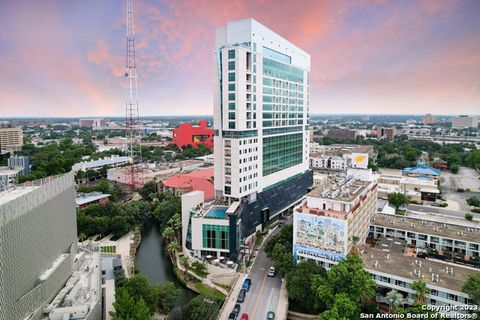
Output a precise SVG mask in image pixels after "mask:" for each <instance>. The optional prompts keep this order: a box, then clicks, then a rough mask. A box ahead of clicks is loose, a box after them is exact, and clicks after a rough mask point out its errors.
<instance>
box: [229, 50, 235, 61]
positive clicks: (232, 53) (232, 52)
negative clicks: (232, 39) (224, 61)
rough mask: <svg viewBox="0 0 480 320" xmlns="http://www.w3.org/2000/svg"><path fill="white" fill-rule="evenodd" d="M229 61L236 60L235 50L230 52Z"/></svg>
mask: <svg viewBox="0 0 480 320" xmlns="http://www.w3.org/2000/svg"><path fill="white" fill-rule="evenodd" d="M228 59H235V50H228Z"/></svg>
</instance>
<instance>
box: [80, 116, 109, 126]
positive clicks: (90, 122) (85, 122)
mask: <svg viewBox="0 0 480 320" xmlns="http://www.w3.org/2000/svg"><path fill="white" fill-rule="evenodd" d="M78 125H79V126H80V127H89V128H102V127H105V126H106V125H107V121H105V119H95V118H89V119H87V118H80V119H79V120H78Z"/></svg>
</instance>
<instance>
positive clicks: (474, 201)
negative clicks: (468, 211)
mask: <svg viewBox="0 0 480 320" xmlns="http://www.w3.org/2000/svg"><path fill="white" fill-rule="evenodd" d="M467 204H468V205H469V206H472V207H480V198H478V197H470V198H468V199H467Z"/></svg>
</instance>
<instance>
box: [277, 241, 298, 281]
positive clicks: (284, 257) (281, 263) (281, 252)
mask: <svg viewBox="0 0 480 320" xmlns="http://www.w3.org/2000/svg"><path fill="white" fill-rule="evenodd" d="M272 259H273V266H274V267H275V270H276V271H277V272H278V273H279V274H281V275H282V276H284V275H286V274H287V273H288V272H290V271H291V270H292V269H293V268H294V267H295V262H294V258H293V255H292V254H291V253H290V251H287V249H286V248H285V246H284V245H282V244H280V243H277V244H276V245H275V246H274V247H273V251H272Z"/></svg>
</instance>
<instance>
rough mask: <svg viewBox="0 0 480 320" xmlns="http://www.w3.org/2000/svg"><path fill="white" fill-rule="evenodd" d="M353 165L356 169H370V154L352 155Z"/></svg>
mask: <svg viewBox="0 0 480 320" xmlns="http://www.w3.org/2000/svg"><path fill="white" fill-rule="evenodd" d="M352 165H353V167H354V168H364V169H366V168H368V154H366V153H352Z"/></svg>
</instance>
